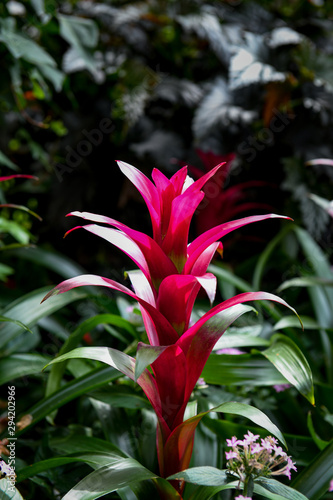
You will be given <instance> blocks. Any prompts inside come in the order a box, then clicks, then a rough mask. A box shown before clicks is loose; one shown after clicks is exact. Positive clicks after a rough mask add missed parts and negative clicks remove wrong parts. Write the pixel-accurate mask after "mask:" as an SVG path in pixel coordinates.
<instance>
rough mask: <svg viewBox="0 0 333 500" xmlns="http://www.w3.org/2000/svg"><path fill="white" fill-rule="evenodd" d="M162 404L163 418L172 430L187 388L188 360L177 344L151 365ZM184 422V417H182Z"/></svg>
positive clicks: (166, 350)
mask: <svg viewBox="0 0 333 500" xmlns="http://www.w3.org/2000/svg"><path fill="white" fill-rule="evenodd" d="M151 367H152V369H153V372H154V375H155V380H156V384H157V387H158V393H159V395H160V398H161V404H162V417H163V419H164V420H165V422H166V423H167V425H168V427H169V428H170V429H171V428H172V427H173V426H174V425H178V423H177V422H175V418H176V416H177V415H179V410H180V408H181V407H182V405H183V401H184V393H185V387H186V376H187V375H186V373H187V372H186V359H185V356H184V353H183V351H182V350H181V348H180V347H178V346H177V345H176V344H173V345H170V346H168V347H167V348H166V349H165V350H164V351H163V352H162V353H161V354H160V355H159V356H158V358H157V359H156V361H154V362H153V363H152V365H151ZM181 420H182V417H181Z"/></svg>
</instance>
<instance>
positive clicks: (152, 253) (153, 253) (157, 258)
mask: <svg viewBox="0 0 333 500" xmlns="http://www.w3.org/2000/svg"><path fill="white" fill-rule="evenodd" d="M68 215H74V216H76V217H81V218H83V219H85V220H90V221H93V222H101V223H104V224H108V225H110V226H114V227H116V228H117V229H120V230H121V231H122V232H123V233H125V234H127V236H129V237H130V238H131V239H132V240H133V241H134V242H135V243H136V244H137V245H138V246H139V247H140V249H141V251H142V253H143V255H144V256H145V259H146V261H147V264H148V267H149V272H150V276H151V280H152V282H153V284H154V286H155V288H156V289H158V286H159V284H160V282H161V281H162V279H163V278H165V277H166V276H168V275H169V274H175V273H177V269H176V267H175V265H174V264H173V262H172V261H171V260H170V259H169V257H167V255H165V253H164V252H163V250H162V249H161V247H160V246H159V245H158V244H157V243H156V241H154V240H153V239H152V238H151V237H150V236H148V235H146V234H144V233H141V232H140V231H136V230H135V229H131V228H130V227H128V226H126V225H125V224H122V223H121V222H118V221H117V220H115V219H111V218H110V217H105V216H104V215H97V214H91V213H89V212H71V213H70V214H68ZM66 234H67V233H66Z"/></svg>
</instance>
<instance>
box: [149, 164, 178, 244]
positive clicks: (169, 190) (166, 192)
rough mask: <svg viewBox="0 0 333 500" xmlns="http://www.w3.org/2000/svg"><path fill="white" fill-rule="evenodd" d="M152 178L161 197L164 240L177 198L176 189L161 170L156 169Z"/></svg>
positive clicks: (161, 224)
mask: <svg viewBox="0 0 333 500" xmlns="http://www.w3.org/2000/svg"><path fill="white" fill-rule="evenodd" d="M152 178H153V180H154V182H155V184H156V187H157V191H158V194H159V197H160V207H161V222H160V227H161V237H162V240H163V238H164V236H165V235H166V232H167V230H168V226H169V221H170V215H171V207H172V200H173V199H174V198H175V189H174V187H173V185H172V183H171V182H170V181H169V179H168V178H167V177H166V176H165V175H164V174H163V173H162V172H160V170H157V169H156V168H154V170H153V173H152Z"/></svg>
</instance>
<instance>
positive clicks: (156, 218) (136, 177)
mask: <svg viewBox="0 0 333 500" xmlns="http://www.w3.org/2000/svg"><path fill="white" fill-rule="evenodd" d="M117 163H118V167H119V168H120V170H121V171H122V173H123V174H124V175H126V177H127V178H128V179H129V180H130V181H131V182H132V183H133V184H134V186H135V187H136V188H137V189H138V191H139V192H140V193H141V196H142V197H143V199H144V200H145V202H146V205H147V207H148V210H149V213H150V217H151V222H152V226H153V232H154V239H155V240H156V241H157V242H158V241H159V239H160V223H161V219H160V218H161V207H160V199H159V195H158V191H157V189H156V186H155V185H154V184H153V183H152V182H151V181H150V180H149V179H148V177H146V176H145V175H144V174H143V173H142V172H141V171H140V170H138V169H137V168H135V167H133V166H132V165H129V164H128V163H125V162H124V161H117Z"/></svg>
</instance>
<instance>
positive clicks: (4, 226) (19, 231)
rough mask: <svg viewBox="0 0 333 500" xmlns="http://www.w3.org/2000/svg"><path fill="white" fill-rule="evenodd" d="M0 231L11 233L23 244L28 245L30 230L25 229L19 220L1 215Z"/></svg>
mask: <svg viewBox="0 0 333 500" xmlns="http://www.w3.org/2000/svg"><path fill="white" fill-rule="evenodd" d="M0 232H1V233H8V234H10V235H11V236H12V237H13V238H15V240H16V241H18V242H19V243H22V245H27V244H28V243H29V240H30V236H31V235H30V233H29V231H27V230H26V229H24V228H23V227H22V226H20V225H19V224H18V223H17V222H15V221H13V220H8V219H4V218H3V217H0Z"/></svg>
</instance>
